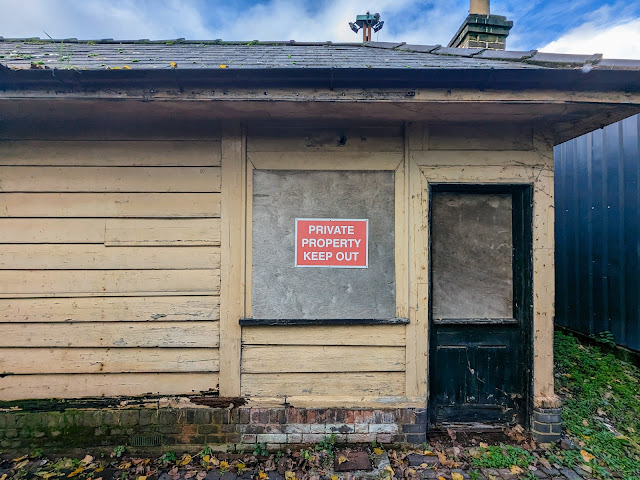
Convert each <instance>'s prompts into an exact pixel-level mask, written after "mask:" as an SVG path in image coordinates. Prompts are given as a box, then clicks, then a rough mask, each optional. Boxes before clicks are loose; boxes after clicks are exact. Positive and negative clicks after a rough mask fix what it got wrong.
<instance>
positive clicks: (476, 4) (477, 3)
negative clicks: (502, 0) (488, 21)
mask: <svg viewBox="0 0 640 480" xmlns="http://www.w3.org/2000/svg"><path fill="white" fill-rule="evenodd" d="M469 13H470V14H472V15H473V14H475V15H489V0H471V3H470V5H469Z"/></svg>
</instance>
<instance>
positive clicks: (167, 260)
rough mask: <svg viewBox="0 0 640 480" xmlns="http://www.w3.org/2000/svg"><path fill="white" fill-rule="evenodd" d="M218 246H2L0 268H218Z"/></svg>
mask: <svg viewBox="0 0 640 480" xmlns="http://www.w3.org/2000/svg"><path fill="white" fill-rule="evenodd" d="M219 268H220V247H182V246H180V247H105V246H104V245H91V244H77V245H71V244H63V245H3V246H2V248H0V270H5V269H13V270H16V269H24V270H34V269H47V270H56V269H58V270H60V269H61V270H65V269H66V270H71V269H74V270H91V269H103V270H106V269H113V270H132V269H140V270H158V269H166V270H191V269H219Z"/></svg>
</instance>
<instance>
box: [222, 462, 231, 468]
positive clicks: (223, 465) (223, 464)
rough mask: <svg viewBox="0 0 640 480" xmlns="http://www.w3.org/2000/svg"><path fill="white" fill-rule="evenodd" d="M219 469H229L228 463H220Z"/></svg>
mask: <svg viewBox="0 0 640 480" xmlns="http://www.w3.org/2000/svg"><path fill="white" fill-rule="evenodd" d="M220 468H222V469H227V468H229V462H224V461H223V462H220Z"/></svg>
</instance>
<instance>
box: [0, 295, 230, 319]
mask: <svg viewBox="0 0 640 480" xmlns="http://www.w3.org/2000/svg"><path fill="white" fill-rule="evenodd" d="M219 300H220V299H219V297H216V296H209V297H204V296H203V297H197V296H187V297H179V296H174V297H80V298H13V299H0V322H97V321H100V322H129V321H138V322H156V321H167V322H169V321H171V322H184V321H208V320H219V319H220V302H219Z"/></svg>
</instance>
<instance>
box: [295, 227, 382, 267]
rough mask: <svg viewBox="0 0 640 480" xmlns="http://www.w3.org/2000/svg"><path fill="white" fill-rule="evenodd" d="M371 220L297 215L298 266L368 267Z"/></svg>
mask: <svg viewBox="0 0 640 480" xmlns="http://www.w3.org/2000/svg"><path fill="white" fill-rule="evenodd" d="M368 243H369V220H348V219H342V218H296V267H327V268H367V267H368V266H369V245H368Z"/></svg>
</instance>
